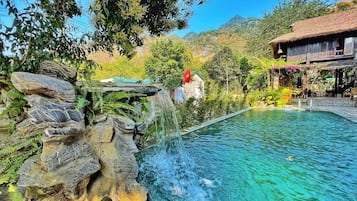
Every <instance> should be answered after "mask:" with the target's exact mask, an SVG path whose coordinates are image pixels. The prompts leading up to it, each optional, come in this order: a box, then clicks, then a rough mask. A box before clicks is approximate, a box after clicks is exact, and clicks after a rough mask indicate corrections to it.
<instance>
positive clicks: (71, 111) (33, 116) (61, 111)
mask: <svg viewBox="0 0 357 201" xmlns="http://www.w3.org/2000/svg"><path fill="white" fill-rule="evenodd" d="M25 99H26V101H27V102H28V103H29V105H30V106H31V108H30V109H29V110H28V112H27V113H28V115H29V119H30V120H31V121H32V122H33V123H36V124H38V123H42V122H67V121H71V120H73V121H77V122H79V121H81V120H82V117H83V114H82V113H81V112H80V111H79V110H77V109H76V108H75V104H73V103H63V102H61V101H58V100H56V99H51V98H45V97H42V96H39V95H30V96H26V97H25Z"/></svg>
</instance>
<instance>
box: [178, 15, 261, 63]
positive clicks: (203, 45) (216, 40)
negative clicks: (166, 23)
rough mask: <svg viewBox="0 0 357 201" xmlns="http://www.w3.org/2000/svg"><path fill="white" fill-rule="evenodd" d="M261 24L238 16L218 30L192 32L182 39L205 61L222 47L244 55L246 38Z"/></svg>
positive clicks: (255, 19)
mask: <svg viewBox="0 0 357 201" xmlns="http://www.w3.org/2000/svg"><path fill="white" fill-rule="evenodd" d="M259 22H260V19H258V18H253V17H251V18H243V17H241V16H239V15H237V16H235V17H233V18H232V19H230V20H229V21H228V22H226V23H224V24H223V25H222V26H220V28H219V29H217V30H211V31H206V32H202V33H194V32H190V33H188V34H186V35H185V36H184V37H182V39H183V40H184V41H185V42H186V43H187V45H188V46H189V47H190V49H191V51H192V52H193V54H194V55H195V56H199V57H201V58H202V60H203V61H204V60H206V59H205V58H208V57H210V56H213V55H214V54H215V53H216V52H218V51H219V50H220V49H221V48H222V47H229V48H231V49H232V50H233V52H236V53H242V52H244V51H245V45H246V39H245V36H246V35H247V34H249V33H251V32H252V31H254V29H255V27H256V26H257V24H258V23H259Z"/></svg>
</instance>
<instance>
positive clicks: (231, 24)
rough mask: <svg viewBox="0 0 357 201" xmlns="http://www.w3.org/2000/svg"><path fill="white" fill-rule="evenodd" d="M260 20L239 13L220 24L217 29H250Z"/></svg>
mask: <svg viewBox="0 0 357 201" xmlns="http://www.w3.org/2000/svg"><path fill="white" fill-rule="evenodd" d="M259 22H260V19H258V18H255V17H249V18H244V17H241V16H239V15H236V16H234V17H233V18H232V19H230V20H229V21H228V22H226V23H224V24H223V25H222V26H220V28H219V29H234V30H235V31H236V32H239V31H238V30H240V31H245V30H244V29H250V28H252V27H255V26H256V25H257V24H258V23H259Z"/></svg>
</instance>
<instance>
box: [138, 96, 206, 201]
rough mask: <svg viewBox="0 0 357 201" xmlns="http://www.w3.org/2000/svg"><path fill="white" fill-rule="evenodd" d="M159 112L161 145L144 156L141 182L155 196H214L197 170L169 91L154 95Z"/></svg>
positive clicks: (196, 199)
mask: <svg viewBox="0 0 357 201" xmlns="http://www.w3.org/2000/svg"><path fill="white" fill-rule="evenodd" d="M152 107H153V109H154V111H155V113H156V116H157V119H156V122H155V123H156V129H157V130H156V135H157V142H158V143H157V146H155V147H153V148H152V149H155V151H150V152H145V153H143V154H140V155H139V158H140V161H141V163H140V173H139V180H140V183H141V184H143V185H145V186H146V187H147V188H148V189H149V194H150V197H151V199H152V200H154V201H158V200H170V201H175V200H177V201H181V200H185V201H189V200H195V201H201V200H202V201H203V200H210V199H209V197H210V196H209V194H210V193H209V192H208V189H204V188H205V186H204V185H203V184H202V182H201V181H202V180H200V178H198V176H197V175H196V173H195V164H194V161H193V160H192V159H190V157H189V156H188V153H187V152H186V150H185V147H184V145H183V141H182V139H181V134H180V131H179V128H178V123H177V119H176V116H175V106H174V105H173V103H172V101H171V99H170V97H169V96H168V94H167V92H166V91H164V90H161V91H160V92H159V93H158V94H157V95H155V96H154V97H153V99H152Z"/></svg>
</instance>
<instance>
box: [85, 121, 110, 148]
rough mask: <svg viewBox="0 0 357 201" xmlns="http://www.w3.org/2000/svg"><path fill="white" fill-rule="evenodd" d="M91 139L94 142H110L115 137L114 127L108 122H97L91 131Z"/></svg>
mask: <svg viewBox="0 0 357 201" xmlns="http://www.w3.org/2000/svg"><path fill="white" fill-rule="evenodd" d="M89 135H90V136H91V141H92V142H94V143H109V142H111V141H112V139H113V135H114V128H113V125H110V124H108V123H98V124H95V125H94V126H93V127H92V128H91V129H90V131H89Z"/></svg>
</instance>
